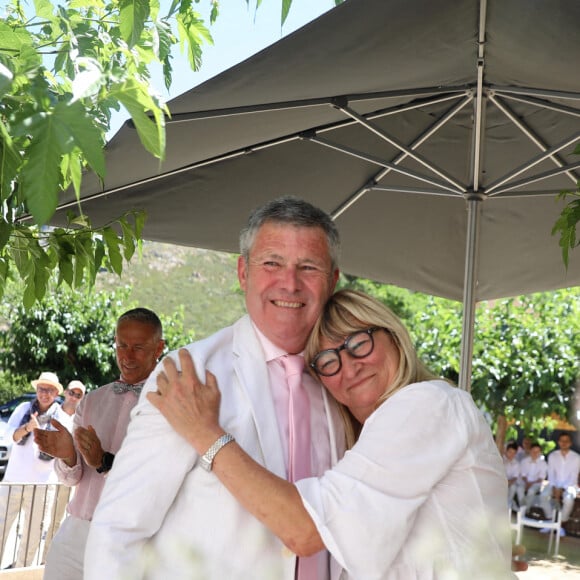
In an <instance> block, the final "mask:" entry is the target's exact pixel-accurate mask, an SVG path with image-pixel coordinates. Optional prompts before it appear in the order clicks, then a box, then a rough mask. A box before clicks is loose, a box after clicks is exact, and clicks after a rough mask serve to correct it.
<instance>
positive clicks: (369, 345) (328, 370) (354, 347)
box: [310, 326, 382, 377]
mask: <svg viewBox="0 0 580 580" xmlns="http://www.w3.org/2000/svg"><path fill="white" fill-rule="evenodd" d="M377 330H382V329H381V327H380V326H373V327H372V328H367V329H366V330H359V331H358V332H353V333H352V334H351V335H350V336H347V337H346V338H345V339H344V342H343V343H342V344H341V345H340V346H339V347H338V348H329V349H326V350H321V351H320V352H319V353H318V354H317V355H316V356H315V357H314V359H313V360H312V362H311V363H310V366H311V367H312V368H313V369H314V372H315V373H316V374H317V375H320V376H322V377H332V376H334V375H336V374H337V373H338V372H339V371H340V369H341V368H342V360H341V358H340V351H341V350H346V352H347V353H348V354H349V356H352V357H353V358H364V357H365V356H369V354H371V352H373V349H374V348H375V341H374V340H373V332H375V331H377Z"/></svg>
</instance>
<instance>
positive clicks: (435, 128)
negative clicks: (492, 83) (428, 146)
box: [336, 92, 473, 215]
mask: <svg viewBox="0 0 580 580" xmlns="http://www.w3.org/2000/svg"><path fill="white" fill-rule="evenodd" d="M472 100H473V93H471V92H470V93H469V94H468V95H467V96H466V97H465V98H464V99H462V100H461V101H460V102H459V103H456V104H455V105H454V106H453V107H451V108H450V109H449V110H448V111H446V112H445V114H444V115H443V116H442V117H440V118H439V119H437V121H435V123H433V125H431V126H430V127H429V128H428V129H427V130H426V131H424V132H423V133H422V134H421V135H419V137H418V138H417V139H415V141H413V142H412V143H411V144H410V146H409V148H410V149H413V150H414V149H416V148H417V147H420V146H421V145H422V144H423V143H424V142H425V141H427V140H428V139H429V138H430V137H432V136H433V135H434V134H435V133H436V132H437V131H438V130H439V129H440V128H441V127H443V126H444V125H445V124H446V123H447V122H448V121H449V120H450V119H452V118H453V117H454V116H455V115H456V114H457V113H458V112H459V111H461V109H463V108H464V107H465V106H466V105H467V104H469V103H470V102H471V101H472ZM406 158H407V154H406V153H401V154H400V155H398V156H397V157H396V158H395V159H394V160H393V164H394V165H399V164H400V163H402V162H403V160H404V159H406ZM391 171H392V169H391V168H390V167H386V168H384V169H383V170H381V171H379V172H378V173H377V174H376V175H375V176H374V177H373V178H372V180H371V182H372V183H374V186H371V187H369V186H366V185H365V186H364V187H363V188H362V190H359V191H357V192H356V193H355V194H354V195H353V196H351V197H350V198H349V199H348V200H347V201H346V202H345V204H343V205H341V206H340V207H339V208H338V209H337V210H336V211H337V212H338V215H341V214H342V213H344V211H346V209H348V208H349V207H350V206H351V205H352V204H353V203H354V202H355V201H358V200H359V199H360V197H361V196H362V194H364V193H366V192H367V191H369V189H374V190H377V189H380V190H381V191H392V190H391V189H390V188H384V189H383V186H381V187H377V185H378V182H379V181H381V179H383V178H384V177H386V176H387V175H388V174H389V173H390V172H391ZM399 191H406V188H399ZM408 191H409V193H426V194H427V193H430V194H435V192H434V191H433V190H418V189H417V190H414V189H413V188H409V190H408ZM464 191H465V190H464ZM439 195H450V196H451V197H456V196H457V194H456V193H452V194H448V193H443V192H441V193H439Z"/></svg>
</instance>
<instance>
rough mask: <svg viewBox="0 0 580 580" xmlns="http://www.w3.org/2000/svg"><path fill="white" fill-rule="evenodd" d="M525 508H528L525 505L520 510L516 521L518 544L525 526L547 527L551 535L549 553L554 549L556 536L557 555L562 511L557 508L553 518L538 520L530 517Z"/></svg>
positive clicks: (556, 552)
mask: <svg viewBox="0 0 580 580" xmlns="http://www.w3.org/2000/svg"><path fill="white" fill-rule="evenodd" d="M525 510H526V508H525V507H523V508H521V509H520V510H519V511H518V515H517V519H516V523H515V525H517V528H516V529H517V531H516V544H519V543H520V540H521V537H522V531H523V526H527V527H529V528H546V529H548V530H549V532H548V535H549V537H550V542H549V544H548V554H549V553H550V552H551V550H552V542H553V539H554V536H556V542H555V546H554V556H557V555H558V552H559V551H560V529H561V527H562V512H561V511H560V510H559V509H558V508H555V509H554V512H553V514H552V518H551V519H549V520H536V519H534V518H528V517H527V516H526V514H525ZM512 526H513V524H512Z"/></svg>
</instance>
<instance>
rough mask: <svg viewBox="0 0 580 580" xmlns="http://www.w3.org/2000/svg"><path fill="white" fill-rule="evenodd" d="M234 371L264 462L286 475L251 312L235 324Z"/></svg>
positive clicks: (269, 467)
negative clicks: (248, 404)
mask: <svg viewBox="0 0 580 580" xmlns="http://www.w3.org/2000/svg"><path fill="white" fill-rule="evenodd" d="M233 350H234V373H235V375H236V380H237V381H238V382H239V386H240V388H241V389H242V390H243V391H244V392H245V393H246V395H247V396H248V398H249V400H250V406H251V411H252V416H253V419H254V424H255V427H256V431H257V433H258V441H259V445H260V449H261V451H262V457H263V462H264V466H265V467H266V468H267V469H268V470H270V471H272V472H273V473H275V474H276V475H278V476H280V477H284V478H285V477H286V466H285V462H284V455H283V449H282V443H281V441H280V432H279V428H278V421H277V419H276V410H275V408H274V401H273V399H272V393H271V390H270V384H269V375H268V368H267V365H266V362H265V360H264V356H263V353H262V347H261V345H260V342H259V340H258V338H257V336H256V333H255V332H254V328H253V326H252V323H251V321H250V318H249V317H248V316H245V317H244V318H242V319H241V320H240V321H239V322H238V323H237V324H236V325H235V326H234V344H233Z"/></svg>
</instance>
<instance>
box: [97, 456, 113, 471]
mask: <svg viewBox="0 0 580 580" xmlns="http://www.w3.org/2000/svg"><path fill="white" fill-rule="evenodd" d="M114 460H115V456H114V455H113V453H109V452H108V451H105V452H104V453H103V459H102V461H101V465H100V466H99V467H97V473H107V472H108V471H111V468H112V467H113V461H114Z"/></svg>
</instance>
